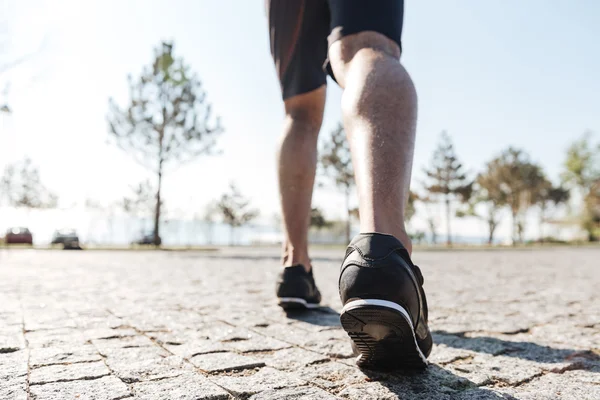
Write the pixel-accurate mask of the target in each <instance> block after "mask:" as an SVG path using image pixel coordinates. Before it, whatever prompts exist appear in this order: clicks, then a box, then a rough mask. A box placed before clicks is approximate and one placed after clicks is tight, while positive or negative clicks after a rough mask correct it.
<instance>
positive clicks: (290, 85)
mask: <svg viewBox="0 0 600 400" xmlns="http://www.w3.org/2000/svg"><path fill="white" fill-rule="evenodd" d="M266 1H267V4H266V7H267V14H268V18H269V36H270V39H271V54H272V55H273V59H274V61H275V67H276V70H277V74H278V76H279V81H280V83H281V91H282V94H283V98H284V99H287V98H290V97H292V96H296V95H299V94H302V93H307V92H310V91H312V90H315V89H317V88H319V87H320V86H322V85H324V84H325V83H326V81H327V79H326V78H327V73H329V75H330V76H331V77H332V78H333V79H334V80H335V77H334V76H333V72H332V71H331V67H330V66H329V63H328V60H327V50H328V48H329V46H331V44H332V43H334V42H335V41H337V40H339V39H341V38H342V37H344V36H348V35H352V34H354V33H359V32H363V31H375V32H378V33H381V34H383V35H385V36H387V37H388V38H390V39H392V40H393V41H394V42H396V43H397V44H398V46H400V49H402V43H401V36H402V22H403V16H404V1H403V0H266Z"/></svg>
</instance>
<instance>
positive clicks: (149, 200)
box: [121, 180, 164, 244]
mask: <svg viewBox="0 0 600 400" xmlns="http://www.w3.org/2000/svg"><path fill="white" fill-rule="evenodd" d="M155 193H156V189H155V188H154V186H153V185H152V182H150V181H149V180H145V181H143V182H140V183H138V184H137V185H135V186H131V195H129V196H125V197H123V200H122V202H121V208H122V210H123V211H124V212H125V213H126V214H128V215H130V216H132V217H134V218H138V219H141V220H142V233H143V234H145V233H146V232H147V230H148V229H147V227H146V221H147V219H148V218H149V217H151V216H152V215H153V211H154V206H155V203H154V201H155ZM161 203H162V204H161V208H162V207H163V206H164V201H163V200H161ZM162 216H163V217H164V213H163V215H162ZM158 241H159V243H160V242H162V241H161V239H160V236H159V238H158ZM155 244H156V242H155Z"/></svg>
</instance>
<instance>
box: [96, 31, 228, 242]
mask: <svg viewBox="0 0 600 400" xmlns="http://www.w3.org/2000/svg"><path fill="white" fill-rule="evenodd" d="M128 81H129V90H130V97H131V99H130V104H129V105H128V106H127V107H126V108H124V109H122V108H120V107H119V106H118V105H117V103H116V102H115V101H114V100H113V99H110V100H109V113H108V116H107V120H108V124H109V128H110V133H111V135H112V137H113V139H114V140H115V142H116V144H117V145H118V146H119V147H121V148H122V149H123V150H125V151H126V152H127V153H128V154H129V155H131V156H132V157H133V158H134V159H135V160H136V161H138V162H139V163H141V164H142V165H144V166H146V167H147V168H149V169H150V170H151V171H153V172H154V173H156V174H157V177H158V186H157V187H156V196H155V215H154V236H155V241H156V243H157V244H158V238H159V234H158V231H159V221H160V212H161V201H160V196H161V188H162V176H163V172H164V170H165V168H166V167H168V166H169V165H172V164H176V165H181V164H182V163H185V162H188V161H192V160H194V159H196V158H197V157H199V156H201V155H203V154H211V153H213V149H214V146H215V143H216V138H217V137H218V135H219V134H220V133H222V132H223V129H222V128H221V125H220V123H219V119H218V118H217V119H216V121H214V122H213V121H212V112H211V105H210V104H209V103H208V102H207V100H206V93H205V92H204V90H203V89H202V84H201V82H200V80H199V79H198V77H197V76H196V75H195V74H193V73H191V72H190V68H189V66H187V65H186V64H185V63H184V62H183V60H182V59H180V58H175V57H174V56H173V44H172V43H166V42H163V43H162V45H161V46H160V47H159V48H157V49H156V50H155V57H154V60H153V61H152V64H151V65H150V66H149V67H145V68H144V69H143V71H142V74H141V75H140V77H139V78H138V79H137V80H134V79H133V78H131V77H129V78H128Z"/></svg>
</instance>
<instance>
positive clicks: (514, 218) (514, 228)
mask: <svg viewBox="0 0 600 400" xmlns="http://www.w3.org/2000/svg"><path fill="white" fill-rule="evenodd" d="M511 213H512V245H513V246H516V245H517V212H516V211H515V210H511Z"/></svg>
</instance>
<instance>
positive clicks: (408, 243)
mask: <svg viewBox="0 0 600 400" xmlns="http://www.w3.org/2000/svg"><path fill="white" fill-rule="evenodd" d="M366 232H376V233H383V234H386V235H392V236H394V237H395V238H396V239H398V240H399V241H400V243H402V246H404V248H405V249H406V251H408V255H409V256H412V240H411V239H410V236H408V233H406V231H405V230H404V229H395V230H392V229H367V230H364V229H361V233H366Z"/></svg>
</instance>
